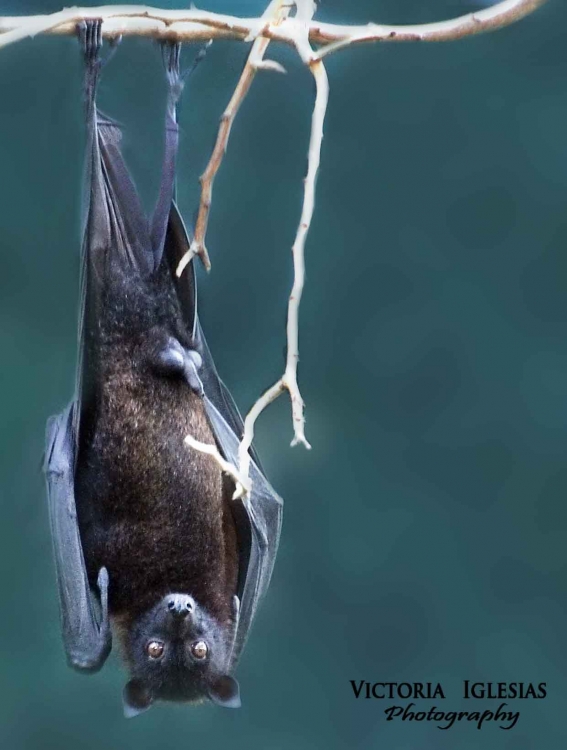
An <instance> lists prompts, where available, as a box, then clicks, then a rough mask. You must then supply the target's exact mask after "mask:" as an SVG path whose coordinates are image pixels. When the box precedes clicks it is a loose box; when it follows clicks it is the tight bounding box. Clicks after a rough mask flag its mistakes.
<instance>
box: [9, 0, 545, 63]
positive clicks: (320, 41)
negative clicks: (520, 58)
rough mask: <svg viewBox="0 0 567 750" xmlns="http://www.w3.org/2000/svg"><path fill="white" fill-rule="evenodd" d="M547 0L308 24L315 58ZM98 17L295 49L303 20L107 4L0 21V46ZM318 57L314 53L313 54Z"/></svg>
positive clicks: (452, 31)
mask: <svg viewBox="0 0 567 750" xmlns="http://www.w3.org/2000/svg"><path fill="white" fill-rule="evenodd" d="M546 2H547V0H503V1H502V2H499V3H496V5H493V6H491V7H490V8H486V9H484V10H481V11H478V12H476V13H468V14H467V15H465V16H459V17H458V18H453V19H451V20H449V21H440V22H437V23H425V24H420V25H413V26H412V25H409V26H391V25H389V26H386V25H383V24H377V23H369V24H367V25H366V26H343V25H338V24H330V23H319V22H317V21H313V20H311V21H309V23H308V35H309V41H310V42H311V44H317V45H323V46H324V47H325V46H327V45H331V46H330V47H328V48H327V49H325V48H324V49H323V50H321V51H320V52H319V54H329V53H330V52H334V51H336V50H338V49H342V48H343V47H345V46H350V45H353V44H360V43H364V42H412V41H422V42H445V41H450V40H453V39H462V38H463V37H466V36H472V35H473V34H479V33H482V32H485V31H493V30H494V29H499V28H502V27H503V26H508V25H509V24H511V23H514V22H515V21H519V20H520V19H521V18H523V17H524V16H527V15H528V14H530V13H532V12H533V11H534V10H536V8H538V7H539V6H541V5H544V3H546ZM89 18H102V19H103V21H104V24H103V28H102V33H103V36H105V37H110V38H113V37H116V36H119V35H123V36H147V37H153V38H157V39H171V40H177V41H207V40H209V39H237V40H240V41H246V40H247V39H251V38H254V39H255V38H256V37H257V36H258V35H261V36H265V37H267V38H269V39H273V40H277V41H280V42H285V43H287V44H291V45H292V46H294V47H295V46H296V40H297V33H298V29H299V28H300V27H301V26H303V24H304V21H303V20H302V19H301V18H288V19H287V20H285V21H284V22H283V23H282V24H280V25H272V24H270V25H268V26H267V27H265V24H264V21H263V19H262V18H238V17H236V16H227V15H222V14H219V13H209V12H207V11H202V10H197V9H190V10H163V9H161V8H152V7H149V6H145V5H138V6H136V5H106V6H101V7H98V8H67V9H66V10H62V11H60V12H59V13H53V14H51V15H47V16H45V15H44V16H12V17H5V18H0V47H3V46H6V45H8V44H11V43H13V42H17V41H19V40H20V39H25V38H26V37H30V36H32V37H33V36H35V35H36V34H43V33H50V34H75V27H76V24H77V23H78V22H79V21H83V20H86V19H89ZM315 54H316V53H315Z"/></svg>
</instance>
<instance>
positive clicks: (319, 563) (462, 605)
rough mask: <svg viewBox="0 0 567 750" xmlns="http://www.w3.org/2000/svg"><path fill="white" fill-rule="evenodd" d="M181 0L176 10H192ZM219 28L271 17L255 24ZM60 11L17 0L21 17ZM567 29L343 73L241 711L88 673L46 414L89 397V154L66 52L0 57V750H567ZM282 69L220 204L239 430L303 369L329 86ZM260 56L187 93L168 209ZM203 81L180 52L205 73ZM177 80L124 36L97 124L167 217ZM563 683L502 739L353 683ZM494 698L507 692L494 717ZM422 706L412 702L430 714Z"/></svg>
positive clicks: (422, 14) (330, 10)
mask: <svg viewBox="0 0 567 750" xmlns="http://www.w3.org/2000/svg"><path fill="white" fill-rule="evenodd" d="M174 5H175V4H174V3H172V4H171V5H170V7H174ZM207 7H208V8H210V9H211V10H222V11H226V12H232V13H234V14H239V13H240V14H250V15H256V14H258V13H260V12H261V11H262V9H263V3H262V2H260V0H254V2H252V1H250V2H236V1H235V2H231V1H230V0H225V2H220V1H219V2H215V1H214V0H210V2H209V3H208V5H207ZM475 7H478V5H474V4H472V3H468V4H467V3H466V2H460V1H459V0H452V1H450V0H446V1H442V0H436V2H433V1H431V2H430V1H429V0H428V2H427V3H423V2H420V1H419V0H403V2H402V1H401V0H383V2H380V3H378V2H370V0H368V1H364V0H356V2H355V0H351V2H349V3H345V2H340V0H327V1H326V2H325V3H324V4H323V6H322V8H321V10H320V13H319V17H320V18H322V19H324V20H330V21H342V22H348V21H351V22H360V23H363V22H366V21H368V20H371V19H372V20H375V21H382V22H398V23H411V22H423V21H432V20H437V19H440V18H444V17H450V16H452V15H458V14H459V13H463V12H467V11H468V10H471V9H473V8H475ZM59 8H60V4H59V3H58V2H43V3H41V2H35V3H34V2H17V1H16V0H12V2H1V3H0V14H2V15H7V14H13V13H28V12H29V13H32V12H47V11H52V10H53V11H55V10H58V9H59ZM566 24H567V6H565V4H564V3H562V2H558V0H555V1H554V0H551V1H550V2H549V4H548V5H547V6H546V7H544V8H543V9H541V10H539V11H538V12H537V13H535V14H534V15H533V16H532V17H530V18H528V19H526V20H524V21H522V22H521V23H519V24H517V25H515V26H513V27H510V28H508V29H505V30H503V31H500V32H498V33H495V34H491V35H487V36H482V37H477V38H474V39H468V40H464V41H460V42H456V43H450V44H439V45H419V44H388V45H374V46H366V47H360V48H358V49H353V50H345V51H343V52H341V53H340V54H337V55H336V56H333V57H330V58H329V60H328V72H329V77H330V81H331V99H330V105H329V112H328V119H327V122H326V127H325V135H326V137H325V141H324V144H323V154H322V167H321V174H320V178H319V181H318V198H317V209H316V215H315V218H314V221H313V227H312V231H311V234H310V235H309V238H308V242H307V249H306V258H307V260H306V262H307V284H306V288H305V297H304V302H303V304H302V308H301V363H300V381H301V386H302V390H303V395H304V397H305V400H306V403H307V435H308V438H309V440H310V441H311V442H312V444H313V450H312V451H311V452H309V453H308V452H306V451H304V450H303V449H301V448H296V449H294V450H290V449H289V448H288V444H289V441H290V439H291V419H290V415H289V407H288V403H287V402H286V401H285V399H282V400H281V401H280V402H278V404H277V405H275V406H273V407H271V409H270V410H269V411H268V412H266V413H265V414H264V415H263V416H262V418H261V420H260V423H259V426H258V440H257V445H258V447H259V449H260V452H261V454H262V456H263V459H264V462H265V464H266V466H267V468H268V471H269V475H270V478H271V479H272V481H273V483H274V485H275V486H276V488H277V489H278V491H279V492H280V493H281V495H282V496H283V497H284V498H285V500H286V514H285V520H284V530H283V537H282V543H281V547H280V554H279V557H278V561H277V565H276V569H275V574H274V578H273V583H272V586H271V589H270V592H269V595H268V598H267V600H266V602H265V604H264V607H263V609H262V611H261V614H260V616H259V619H258V621H257V625H256V627H255V629H254V632H253V635H252V638H251V640H250V643H249V647H248V650H247V652H246V653H245V656H244V658H243V660H242V662H241V666H240V668H239V672H238V676H239V679H240V683H241V688H242V696H243V708H242V709H241V710H240V711H237V712H229V711H225V712H223V711H221V710H220V709H217V708H215V707H213V706H204V707H200V708H187V707H171V706H159V707H157V708H155V709H153V710H152V711H150V712H149V713H147V714H145V715H144V716H142V717H140V718H139V719H136V720H135V721H133V722H126V721H125V720H124V719H123V718H122V716H121V705H120V701H121V699H120V693H121V689H122V684H123V680H124V675H123V672H122V671H121V668H120V667H119V665H118V660H117V658H116V657H113V658H112V659H111V660H110V663H109V665H108V666H107V667H106V668H105V669H104V670H103V671H102V672H101V673H100V674H98V675H96V676H93V677H89V678H86V677H84V676H81V675H77V674H75V673H74V672H72V671H70V670H69V669H67V667H66V665H65V661H64V656H63V651H62V647H61V642H60V635H59V625H58V611H57V601H56V589H55V580H54V571H53V565H52V556H51V546H50V545H51V542H50V538H49V530H48V520H47V513H46V503H45V492H44V487H43V480H42V477H41V474H40V471H39V466H40V460H41V453H42V449H43V434H44V425H45V421H46V419H47V417H48V416H49V415H50V414H52V413H54V412H56V411H58V410H60V409H61V408H62V407H63V406H64V405H65V403H66V402H67V401H68V399H69V397H70V395H71V392H72V387H73V373H74V364H75V339H76V305H77V289H78V254H79V245H80V236H79V234H80V232H79V227H80V210H81V200H80V186H81V174H82V164H83V147H84V132H83V127H82V108H81V66H80V64H79V55H78V52H77V46H76V43H75V42H74V41H73V40H72V39H68V38H47V37H38V38H36V39H35V40H29V41H24V42H21V43H18V44H17V45H14V46H12V47H9V48H6V49H1V50H0V102H1V104H0V107H1V110H0V165H1V171H0V174H1V179H0V197H1V202H0V352H1V359H2V367H1V371H0V372H1V379H2V390H1V394H2V395H1V397H0V399H1V408H0V415H1V417H0V424H1V426H0V441H1V443H0V497H1V503H2V504H1V513H2V516H1V523H0V590H1V591H2V597H1V604H0V746H1V747H2V748H6V749H7V750H24V749H25V750H44V748H48V747H58V748H61V750H67V748H68V749H69V750H70V749H71V748H73V749H75V748H78V747H80V748H82V750H102V748H105V749H106V748H116V749H118V748H120V750H134V749H135V750H148V749H149V748H160V749H162V750H173V748H176V749H177V748H180V747H187V748H190V747H196V746H206V747H210V748H214V749H216V748H222V747H226V746H228V747H230V748H232V749H233V750H241V749H242V750H244V749H246V750H253V749H254V748H269V749H270V750H304V749H311V748H326V749H327V748H328V749H329V750H339V749H340V750H342V749H343V748H349V749H357V750H358V749H360V750H362V749H366V748H387V749H388V750H443V749H445V748H447V749H448V750H449V749H450V750H454V749H455V748H459V750H473V749H474V750H479V749H480V748H483V749H484V748H488V749H489V750H532V749H534V750H535V749H536V748H537V750H559V749H560V748H564V747H565V744H566V741H567V727H566V725H565V710H564V706H565V700H566V699H567V689H566V683H565V670H566V657H565V648H564V634H565V630H566V622H565V619H566V618H565V560H566V553H565V546H566V545H565V534H566V531H567V514H566V503H565V500H566V497H565V496H566V489H567V467H566V464H565V453H566V448H567V430H566V427H567V337H566V333H567V299H566V295H565V286H566V283H565V274H566V271H567V264H566V260H565V258H566V251H567V223H566V218H565V217H566V204H567V143H566V135H565V134H566V133H567V89H566V81H567V47H566V46H565V27H566ZM270 55H272V56H273V57H274V58H275V59H277V60H279V61H280V62H282V63H283V64H284V65H285V66H286V67H287V69H288V75H287V76H277V75H276V74H268V73H266V74H262V75H260V76H259V77H258V79H257V81H256V82H255V84H254V86H253V88H252V90H251V92H250V95H249V97H248V99H247V100H246V102H245V104H244V106H243V108H242V111H241V113H240V114H239V116H238V119H237V121H236V123H235V126H234V129H233V133H232V138H231V141H230V146H229V151H228V155H227V158H226V160H225V162H224V164H223V166H222V168H221V172H220V174H219V176H218V179H217V182H216V184H215V192H214V200H213V208H212V213H211V223H210V229H209V234H208V245H209V249H210V252H211V257H212V260H213V271H212V273H211V275H210V276H209V277H208V278H205V275H204V274H201V281H202V283H201V303H202V304H201V309H202V317H203V323H204V327H205V331H206V333H207V336H208V339H209V343H210V345H211V348H212V350H213V353H214V354H215V358H216V360H217V365H218V367H219V369H220V372H221V374H222V375H223V377H224V378H225V380H226V381H227V383H228V384H229V386H230V387H231V389H232V390H233V392H234V395H235V397H236V400H237V402H238V403H239V404H240V406H241V408H243V409H246V408H248V407H249V406H250V405H251V404H252V402H253V400H254V399H255V397H256V396H257V395H258V393H259V392H260V391H261V390H262V389H263V388H265V387H267V386H268V385H269V384H270V383H271V382H272V381H273V380H275V378H277V376H278V374H279V372H280V370H281V367H282V366H283V357H282V350H283V347H284V323H285V307H286V299H287V294H288V290H289V286H290V283H291V264H290V256H289V248H290V246H291V244H292V242H293V236H294V231H295V226H296V223H297V220H298V215H299V210H300V202H301V180H302V178H303V176H304V172H305V167H306V157H305V154H306V144H307V138H308V133H309V116H310V106H311V102H312V93H313V86H312V82H311V79H310V76H309V74H308V72H307V71H306V70H304V69H303V68H302V66H301V65H300V64H299V63H298V62H297V60H296V59H295V57H294V54H293V53H292V52H291V51H290V50H288V49H281V48H276V47H273V48H271V50H270ZM244 56H245V50H244V48H243V47H242V46H241V45H239V44H237V43H223V42H219V43H217V44H215V45H213V47H212V48H211V50H210V52H209V55H208V57H207V60H206V62H205V63H204V64H203V65H202V66H201V67H200V69H199V70H198V72H197V73H196V74H195V76H194V77H193V78H192V79H191V82H190V84H189V85H188V87H187V90H186V92H185V96H184V99H183V104H182V108H181V123H182V128H183V137H182V144H181V157H180V178H179V197H180V203H181V207H182V209H183V212H184V214H185V216H186V217H187V219H188V220H190V218H191V215H192V213H193V211H194V208H195V206H196V202H197V195H198V183H197V177H198V175H199V174H200V173H201V171H202V170H203V168H204V166H205V164H206V161H207V158H208V155H209V153H210V148H211V145H212V142H213V137H214V133H215V131H216V124H217V121H218V117H219V115H220V113H221V112H222V109H223V108H224V106H225V104H226V102H227V101H228V98H229V96H230V94H231V91H232V88H233V86H234V84H235V82H236V80H237V77H238V75H239V72H240V69H241V65H242V63H243V59H244ZM185 59H186V60H188V59H189V55H188V54H187V53H186V58H185ZM163 95H164V85H163V78H162V70H161V63H160V60H159V54H158V51H157V49H156V47H155V46H154V45H153V44H152V43H150V42H148V41H144V40H126V41H124V42H123V44H122V47H121V49H120V50H119V51H118V53H117V55H116V57H115V59H114V60H113V62H112V64H111V65H110V66H109V67H108V69H107V70H106V71H105V74H104V78H103V83H102V87H101V97H100V100H101V104H102V107H103V109H104V110H105V111H107V112H108V113H109V114H111V115H112V116H114V117H115V118H117V119H118V120H119V121H121V122H122V123H123V124H124V127H125V130H126V136H125V153H126V156H127V159H128V161H129V163H130V165H131V167H132V170H133V173H134V175H135V177H136V181H137V183H138V185H139V187H140V190H141V192H142V194H143V196H144V200H145V201H147V203H148V206H149V205H150V204H151V200H152V198H153V196H154V195H155V191H156V188H157V179H156V170H157V167H158V164H159V160H160V154H161V130H160V129H161V122H162V105H163ZM351 679H355V680H361V679H365V680H371V681H405V680H407V681H432V682H436V681H441V682H442V684H443V687H444V689H445V692H446V694H447V699H446V700H445V701H444V702H439V701H438V702H437V703H438V704H440V707H441V708H443V709H444V710H455V709H456V710H459V709H463V710H467V709H468V710H473V709H480V710H483V709H485V708H490V702H489V701H478V702H475V705H474V706H471V702H470V701H469V702H468V705H467V702H465V701H461V699H460V695H461V681H462V680H464V679H470V680H485V681H489V680H491V681H495V682H496V681H520V680H523V681H530V680H532V681H535V682H542V681H545V682H547V686H548V697H547V698H546V699H545V700H542V701H516V702H509V703H510V706H509V708H511V709H514V710H516V709H520V710H521V718H520V720H519V722H518V724H517V726H516V727H515V728H514V729H513V730H511V731H510V732H505V731H502V730H500V729H498V728H497V727H496V726H493V725H487V726H485V727H484V728H483V729H482V731H480V732H479V731H478V730H477V729H476V728H475V727H474V726H473V725H466V724H465V725H463V724H459V725H455V727H454V728H453V729H451V730H449V731H447V732H442V731H440V730H438V729H436V728H435V726H434V724H423V723H422V724H417V725H416V724H415V723H413V724H409V723H405V724H401V723H399V722H390V723H386V721H385V717H384V715H383V709H384V708H385V707H386V705H389V702H387V703H386V705H384V703H385V702H383V701H365V700H359V701H356V700H355V699H354V697H353V694H352V690H351V687H350V685H349V680H351ZM496 704H498V701H497V702H496ZM430 705H431V704H429V703H427V702H423V704H422V706H423V707H424V708H425V709H427V708H429V707H430Z"/></svg>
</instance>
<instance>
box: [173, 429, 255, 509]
mask: <svg viewBox="0 0 567 750" xmlns="http://www.w3.org/2000/svg"><path fill="white" fill-rule="evenodd" d="M185 444H186V445H188V446H189V447H190V448H193V449H194V450H196V451H200V452H201V453H205V454H206V455H207V456H211V457H212V458H214V459H215V461H216V462H217V464H218V465H219V466H220V468H221V470H222V471H224V473H225V474H228V475H229V476H230V477H231V478H232V479H233V480H234V484H235V490H234V495H233V496H232V499H233V500H237V499H238V498H239V497H244V496H245V495H247V494H248V493H249V492H250V488H251V485H250V479H249V478H248V476H244V475H243V474H242V473H241V472H239V471H238V469H237V468H236V466H233V464H231V463H230V462H229V461H226V460H225V459H224V458H223V457H222V456H221V454H220V453H219V450H218V448H217V446H216V445H211V444H209V443H201V441H200V440H195V438H194V437H193V436H192V435H187V437H186V438H185Z"/></svg>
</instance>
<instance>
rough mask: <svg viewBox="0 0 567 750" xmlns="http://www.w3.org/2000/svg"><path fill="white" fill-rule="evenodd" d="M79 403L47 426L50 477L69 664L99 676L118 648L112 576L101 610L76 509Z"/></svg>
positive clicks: (102, 584)
mask: <svg viewBox="0 0 567 750" xmlns="http://www.w3.org/2000/svg"><path fill="white" fill-rule="evenodd" d="M75 408H76V405H75V404H74V403H73V404H71V406H69V407H68V408H67V409H65V411H64V412H62V413H61V414H60V415H59V416H57V417H52V418H51V419H50V420H49V422H48V423H47V446H46V454H45V474H46V477H47V497H48V506H49V520H50V524H51V534H52V538H53V547H54V551H55V569H56V573H57V583H58V588H59V602H60V607H61V626H62V631H63V640H64V644H65V651H66V653H67V660H68V662H69V664H70V665H71V666H72V667H74V668H75V669H79V670H84V671H88V672H96V671H97V670H98V669H100V668H101V667H102V665H103V664H104V662H105V660H106V658H107V656H108V654H109V653H110V649H111V646H112V641H111V634H110V628H109V624H108V574H107V572H106V569H104V568H103V569H102V570H101V572H100V575H99V580H98V584H99V589H100V596H101V607H100V608H99V607H98V603H97V602H96V601H95V598H94V597H93V595H92V593H91V590H90V587H89V581H88V577H87V571H86V568H85V560H84V557H83V548H82V546H81V537H80V534H79V526H78V524H77V509H76V506H75V490H74V471H75V452H76V451H75V436H74V429H73V422H74V410H75Z"/></svg>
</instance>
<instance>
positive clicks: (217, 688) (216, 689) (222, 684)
mask: <svg viewBox="0 0 567 750" xmlns="http://www.w3.org/2000/svg"><path fill="white" fill-rule="evenodd" d="M209 698H210V699H211V700H212V701H213V703H216V704H217V706H222V707H223V708H240V688H239V686H238V682H237V681H236V680H235V679H234V677H231V676H230V675H228V674H225V675H223V676H222V677H218V678H217V679H216V680H215V682H213V684H212V685H210V686H209Z"/></svg>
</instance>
